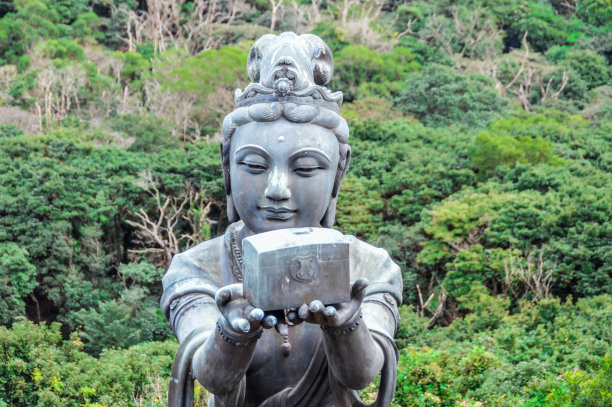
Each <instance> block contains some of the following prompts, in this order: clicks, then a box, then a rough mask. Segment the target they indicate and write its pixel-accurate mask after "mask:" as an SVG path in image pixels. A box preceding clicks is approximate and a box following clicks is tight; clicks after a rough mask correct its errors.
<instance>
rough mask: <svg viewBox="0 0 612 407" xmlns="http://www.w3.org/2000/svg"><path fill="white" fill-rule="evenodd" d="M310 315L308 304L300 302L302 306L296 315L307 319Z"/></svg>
mask: <svg viewBox="0 0 612 407" xmlns="http://www.w3.org/2000/svg"><path fill="white" fill-rule="evenodd" d="M309 315H310V308H308V305H306V304H302V306H301V307H300V308H299V309H298V316H299V317H300V318H301V319H304V320H305V319H307V318H308V316H309Z"/></svg>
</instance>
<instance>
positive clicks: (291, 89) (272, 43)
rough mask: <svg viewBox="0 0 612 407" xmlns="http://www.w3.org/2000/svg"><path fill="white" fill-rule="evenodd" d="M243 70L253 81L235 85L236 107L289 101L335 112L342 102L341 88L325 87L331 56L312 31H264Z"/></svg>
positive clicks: (327, 48)
mask: <svg viewBox="0 0 612 407" xmlns="http://www.w3.org/2000/svg"><path fill="white" fill-rule="evenodd" d="M247 72H248V74H249V78H251V81H253V82H252V83H250V84H249V85H248V86H247V87H246V88H245V89H244V91H241V90H240V89H236V92H235V95H234V99H235V101H236V104H237V107H246V106H250V105H253V104H256V103H269V102H281V103H282V102H289V103H295V104H302V105H303V104H308V105H316V106H320V107H324V108H327V109H330V110H332V111H334V112H336V113H337V112H338V111H339V110H340V106H341V105H342V92H333V93H332V92H331V91H330V90H329V89H327V88H326V87H325V85H327V84H329V82H330V80H331V77H332V73H333V72H334V60H333V58H332V53H331V50H330V49H329V47H328V46H327V44H325V42H323V40H322V39H321V38H319V37H317V36H316V35H313V34H304V35H300V36H298V35H296V34H295V33H292V32H285V33H282V34H281V35H278V36H276V35H274V34H267V35H264V36H263V37H261V38H260V39H259V40H257V42H255V44H254V45H253V47H252V48H251V52H249V57H248V59H247Z"/></svg>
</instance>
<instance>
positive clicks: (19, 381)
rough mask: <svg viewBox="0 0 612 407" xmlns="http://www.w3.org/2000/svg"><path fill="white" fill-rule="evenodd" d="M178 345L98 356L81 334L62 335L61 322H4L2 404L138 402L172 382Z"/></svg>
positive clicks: (1, 334)
mask: <svg viewBox="0 0 612 407" xmlns="http://www.w3.org/2000/svg"><path fill="white" fill-rule="evenodd" d="M176 350H177V344H176V342H174V341H168V342H150V343H142V344H140V345H136V346H133V347H131V348H130V349H126V350H114V349H113V350H106V351H104V352H103V353H102V355H101V356H100V358H99V359H96V358H93V357H91V356H89V355H88V354H86V353H85V352H83V344H82V343H81V342H80V341H79V339H78V336H77V335H76V334H72V335H71V337H70V338H69V339H68V340H62V335H61V333H60V327H59V324H57V323H55V324H52V325H50V326H46V325H44V324H40V325H35V324H33V323H31V322H28V321H20V322H17V323H15V324H14V325H13V328H12V329H11V330H9V329H7V328H5V327H0V403H5V404H6V405H13V406H18V407H21V406H23V407H26V406H28V407H29V406H54V407H64V406H66V407H68V406H98V407H100V406H126V407H127V406H132V405H133V403H134V400H135V399H136V400H138V399H140V398H143V397H144V398H153V397H151V396H152V395H153V394H154V390H155V388H154V386H155V385H156V384H157V385H160V384H161V387H162V388H163V387H165V386H166V383H168V380H167V378H168V377H169V375H170V368H171V367H172V359H173V358H174V354H175V353H176ZM156 382H158V383H156ZM159 382H161V383H159ZM160 391H161V390H160ZM157 401H158V402H159V403H161V402H162V400H157Z"/></svg>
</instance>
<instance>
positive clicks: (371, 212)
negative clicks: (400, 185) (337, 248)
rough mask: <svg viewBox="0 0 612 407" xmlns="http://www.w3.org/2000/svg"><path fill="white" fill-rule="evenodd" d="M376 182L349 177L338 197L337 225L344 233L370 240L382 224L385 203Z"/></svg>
mask: <svg viewBox="0 0 612 407" xmlns="http://www.w3.org/2000/svg"><path fill="white" fill-rule="evenodd" d="M378 191H379V184H378V183H377V182H376V180H370V179H367V178H362V177H359V178H358V177H354V176H352V175H349V176H348V177H346V179H345V180H344V182H343V184H342V194H340V196H339V197H338V212H337V214H336V220H337V225H338V227H339V228H341V229H342V230H343V231H344V233H350V234H354V235H357V236H359V237H361V238H364V239H369V238H371V237H373V236H375V235H376V231H377V230H378V228H379V226H380V225H381V223H382V216H381V212H382V209H383V207H384V201H383V199H382V198H381V196H380V193H379V192H378Z"/></svg>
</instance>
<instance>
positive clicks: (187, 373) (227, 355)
mask: <svg viewBox="0 0 612 407" xmlns="http://www.w3.org/2000/svg"><path fill="white" fill-rule="evenodd" d="M247 71H248V74H249V77H250V78H251V80H252V83H251V84H249V85H248V86H247V87H246V89H245V90H244V92H240V90H237V91H236V97H235V99H236V102H237V108H236V110H235V111H234V112H232V113H230V114H229V115H228V116H227V117H226V118H225V120H224V122H223V136H224V137H223V140H222V141H221V161H222V166H223V172H224V176H225V188H226V192H227V207H228V216H229V219H230V221H231V222H232V224H231V225H230V227H229V228H228V229H227V231H226V232H225V235H224V236H222V237H218V238H215V239H212V240H209V241H206V242H204V243H201V244H199V245H197V246H195V247H193V248H191V249H189V250H187V251H186V252H184V253H181V254H179V255H176V256H175V257H174V259H173V260H172V263H171V265H170V267H169V269H168V271H167V273H166V275H165V276H164V278H163V287H164V294H163V297H162V300H161V307H162V310H163V311H164V313H165V315H166V317H167V318H168V321H169V323H170V326H171V327H172V329H173V330H174V332H175V334H176V336H177V338H178V340H179V343H180V344H181V346H180V349H179V351H178V352H177V355H176V358H175V363H174V367H173V372H172V379H171V383H170V390H169V396H168V398H169V403H168V405H169V406H171V407H184V406H192V405H193V385H194V382H193V380H194V379H196V380H198V381H199V382H200V383H201V384H202V385H203V386H204V387H205V388H206V389H207V390H208V391H209V392H210V393H211V394H212V395H211V397H210V399H209V406H211V407H229V406H231V407H248V406H262V407H272V406H278V407H281V406H287V407H292V406H295V407H297V406H303V407H314V406H323V407H331V406H336V407H348V406H363V405H365V404H364V403H363V402H362V401H361V400H360V399H359V396H358V394H357V391H356V390H357V389H361V388H364V387H366V386H367V385H369V384H370V383H371V382H372V381H373V380H374V379H375V377H376V376H377V375H378V373H379V372H381V371H382V375H381V384H380V389H379V394H378V399H377V401H376V403H375V404H374V405H376V406H389V405H390V403H391V400H392V398H393V393H394V391H395V380H396V372H395V370H396V366H397V350H396V348H395V345H394V343H393V335H394V333H395V330H396V328H397V324H398V320H399V317H398V313H397V307H398V304H399V302H400V299H401V292H402V281H401V275H400V270H399V267H398V266H397V265H396V264H395V263H393V262H392V260H391V259H390V257H389V255H388V254H387V252H386V251H385V250H384V249H379V248H376V247H373V246H371V245H369V244H367V243H364V242H362V241H359V240H357V239H356V238H354V237H350V236H340V237H339V238H338V239H339V240H338V242H339V243H338V248H340V247H341V248H342V250H344V251H343V252H342V253H344V254H342V255H341V256H339V257H337V259H336V257H333V256H335V255H336V254H337V253H336V252H338V253H340V249H337V250H336V249H334V247H336V246H333V245H334V244H336V243H334V242H335V241H334V240H333V239H336V237H334V236H331V235H329V234H328V235H329V236H328V235H325V233H322V232H321V230H320V229H317V228H321V227H323V228H330V227H331V226H332V225H333V223H334V219H335V211H336V201H337V196H338V191H339V189H340V185H341V184H342V180H343V179H344V176H345V174H346V171H347V168H348V164H349V161H350V157H351V154H350V151H351V150H350V148H349V146H348V144H347V141H348V136H349V130H348V126H347V123H346V121H345V120H344V119H343V118H342V117H341V116H340V115H339V114H338V111H339V107H340V105H341V103H342V94H341V93H340V92H336V93H331V92H330V91H329V90H328V89H327V88H325V85H327V84H328V83H329V81H330V79H331V76H332V73H333V60H332V55H331V51H330V49H329V47H328V46H327V45H326V44H325V43H324V42H323V41H322V40H321V39H320V38H319V37H317V36H315V35H309V34H306V35H301V36H297V35H296V34H294V33H283V34H281V35H279V36H276V35H271V34H270V35H265V36H263V37H262V38H260V39H259V40H258V41H257V42H256V43H255V45H254V46H253V48H252V49H251V51H250V53H249V57H248V62H247ZM289 228H292V229H291V230H292V231H293V232H292V233H296V234H300V233H312V236H313V237H312V239H315V238H316V239H318V238H319V237H318V236H323V235H325V236H323V238H324V239H323V240H324V241H323V243H321V244H319V245H318V246H317V250H324V249H325V250H331V251H330V252H329V253H330V256H332V257H333V259H336V260H337V261H339V262H340V263H337V264H338V265H343V266H337V267H338V268H337V270H341V269H343V270H344V269H346V270H347V273H350V276H349V275H348V274H347V276H348V277H347V278H346V279H345V280H343V279H342V278H341V277H340V274H339V279H338V281H339V282H338V284H339V286H343V284H345V282H348V281H349V277H350V283H348V284H352V285H350V286H347V287H346V297H342V296H341V297H338V298H344V299H345V301H341V302H337V303H331V304H330V303H325V304H324V303H323V302H322V301H320V299H321V298H322V297H317V296H316V294H318V292H317V291H316V290H315V291H314V292H310V295H311V297H309V298H319V299H314V300H312V301H309V302H308V303H304V304H301V305H299V306H292V307H288V308H286V309H282V310H271V311H270V310H266V311H264V310H263V309H261V308H256V307H255V306H254V305H253V304H251V303H250V302H249V301H248V300H247V299H246V297H249V296H247V295H245V292H246V291H247V290H246V288H244V287H243V280H244V278H243V272H244V270H245V268H244V267H243V264H244V263H245V262H246V261H247V260H249V259H250V257H253V256H256V255H260V253H257V250H260V251H261V247H262V245H263V247H264V248H265V246H266V245H267V244H270V245H272V246H274V245H280V246H282V245H283V244H285V246H286V247H285V246H283V247H285V248H287V247H289V246H290V245H289V246H287V242H286V241H285V238H282V237H280V238H277V239H276V241H275V240H274V239H273V238H270V241H269V242H268V241H266V239H268V238H267V236H278V235H275V233H271V234H270V235H258V234H261V233H264V232H270V231H275V230H278V229H289ZM293 228H306V229H307V230H301V229H293ZM323 232H324V231H323ZM330 232H331V231H330ZM336 233H338V232H336ZM338 234H339V233H338ZM256 236H260V237H262V236H263V237H264V239H261V238H260V239H259V241H258V242H255V243H252V246H253V247H254V249H252V250H254V252H253V253H255V254H248V256H247V257H249V256H250V257H249V258H244V255H245V253H243V247H245V245H243V241H245V242H249V241H250V240H256V239H255V237H256ZM245 239H246V240H245ZM325 239H327V240H325ZM329 239H331V240H329ZM290 240H291V239H290ZM317 242H318V240H317ZM326 242H327V243H326ZM329 242H331V243H329ZM328 243H329V244H332V246H333V247H332V246H325V244H328ZM257 245H259V246H257ZM275 247H276V246H275ZM292 247H294V246H291V247H289V249H287V250H293V249H292ZM313 247H314V246H313ZM329 247H332V248H331V249H329ZM258 248H259V249H258ZM296 248H297V249H299V244H298V245H297V247H296ZM321 248H322V249H321ZM334 250H336V251H334ZM315 257H316V256H315ZM313 259H314V257H308V255H304V256H302V257H299V258H298V260H294V261H293V264H294V265H293V266H291V267H293V269H292V270H293V271H291V273H293V276H294V277H295V278H296V279H297V280H301V281H302V282H304V283H305V284H308V281H309V280H312V279H313V276H314V275H315V274H314V273H315V272H316V273H319V272H320V273H323V272H324V271H325V270H323V269H321V270H319V266H318V265H317V264H318V263H317V264H315V263H313V261H315V260H313ZM336 260H334V261H336ZM262 261H264V262H265V261H266V260H265V259H264V260H262ZM348 265H350V270H349V266H348ZM321 267H327V269H326V270H328V271H329V270H330V268H329V266H325V265H323V266H321ZM334 267H336V266H334ZM256 270H257V269H256ZM331 270H335V269H334V268H332V269H331ZM257 272H260V271H255V273H257ZM338 272H339V273H340V271H338ZM288 273H289V271H288ZM327 276H328V277H329V274H327ZM287 278H288V279H289V278H290V276H289V277H287ZM330 281H332V283H328V284H330V285H334V284H336V283H334V282H333V281H334V279H333V276H331V280H330ZM342 281H345V282H342ZM245 284H246V283H245ZM257 289H258V288H257V287H256V288H255V289H254V290H255V291H257ZM248 291H253V288H252V287H250V288H249V290H248ZM340 291H342V287H340ZM280 294H281V293H280V292H279V291H278V290H277V292H276V293H274V292H267V293H265V295H264V297H270V296H272V297H274V296H275V295H278V296H279V297H280ZM282 294H283V296H284V297H286V298H289V299H291V298H292V295H293V294H295V296H296V297H297V296H298V294H297V293H295V292H293V291H292V290H288V291H283V292H282ZM313 294H314V295H315V296H314V297H312V295H313ZM331 294H333V293H331ZM341 294H342V293H341ZM342 295H344V294H342ZM249 298H252V295H251V296H250V297H249ZM300 298H302V297H300ZM329 298H333V297H329ZM272 299H274V298H272ZM252 301H253V300H252ZM271 303H272V304H273V303H274V302H273V301H272V302H271ZM296 304H299V301H298V302H297V303H296ZM294 305H295V304H294ZM272 307H273V306H272ZM262 308H265V307H263V306H262ZM271 328H274V329H271Z"/></svg>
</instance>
